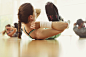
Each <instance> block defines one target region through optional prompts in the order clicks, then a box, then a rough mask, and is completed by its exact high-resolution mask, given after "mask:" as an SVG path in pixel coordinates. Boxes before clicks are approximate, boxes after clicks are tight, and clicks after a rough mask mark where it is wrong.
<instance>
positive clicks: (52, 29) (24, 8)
mask: <svg viewBox="0 0 86 57" xmlns="http://www.w3.org/2000/svg"><path fill="white" fill-rule="evenodd" d="M35 13H36V12H35V10H34V8H33V6H32V5H31V4H30V3H24V4H22V5H21V6H20V7H19V11H18V18H19V32H20V28H21V22H22V23H23V24H24V28H23V31H24V32H25V33H26V34H27V35H28V36H30V37H31V38H32V39H47V38H49V37H51V36H54V35H58V34H59V33H61V32H63V31H64V30H65V29H66V28H67V26H68V23H65V22H57V21H56V22H44V23H43V22H35V19H36V17H37V16H36V14H35ZM40 23H43V24H44V25H47V26H44V27H43V24H42V25H41V24H40ZM40 25H41V26H42V27H43V28H42V27H41V26H40ZM44 28H48V29H44ZM18 37H19V38H20V35H19V36H18Z"/></svg>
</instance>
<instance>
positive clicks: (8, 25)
mask: <svg viewBox="0 0 86 57" xmlns="http://www.w3.org/2000/svg"><path fill="white" fill-rule="evenodd" d="M6 27H11V25H10V24H7V25H6V26H5V28H6ZM5 32H6V29H5V30H4V31H3V32H2V34H3V35H4V34H5Z"/></svg>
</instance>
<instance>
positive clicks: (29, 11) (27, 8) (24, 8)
mask: <svg viewBox="0 0 86 57" xmlns="http://www.w3.org/2000/svg"><path fill="white" fill-rule="evenodd" d="M33 11H34V10H33V6H32V5H31V4H30V3H24V4H22V5H21V6H20V7H19V11H18V19H19V21H18V38H21V34H20V31H21V22H23V23H25V24H27V23H28V21H29V20H28V17H29V16H30V15H33Z"/></svg>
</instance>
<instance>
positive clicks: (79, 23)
mask: <svg viewBox="0 0 86 57" xmlns="http://www.w3.org/2000/svg"><path fill="white" fill-rule="evenodd" d="M83 22H84V21H83V20H82V19H78V20H77V22H76V24H77V25H79V26H80V25H81V23H83Z"/></svg>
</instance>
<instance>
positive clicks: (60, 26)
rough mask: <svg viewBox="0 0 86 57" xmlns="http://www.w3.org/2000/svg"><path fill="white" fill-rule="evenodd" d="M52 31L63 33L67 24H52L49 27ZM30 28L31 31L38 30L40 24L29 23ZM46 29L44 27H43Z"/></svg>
mask: <svg viewBox="0 0 86 57" xmlns="http://www.w3.org/2000/svg"><path fill="white" fill-rule="evenodd" d="M51 27H52V29H55V30H58V31H63V30H64V29H66V28H67V27H68V23H65V22H52V25H51ZM31 28H33V29H38V28H41V27H40V22H32V23H31ZM45 28H46V27H45Z"/></svg>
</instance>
